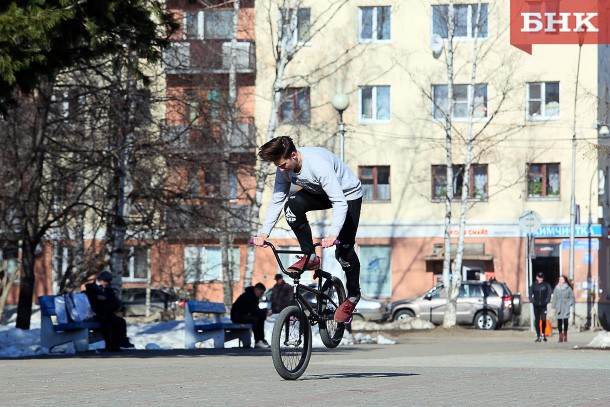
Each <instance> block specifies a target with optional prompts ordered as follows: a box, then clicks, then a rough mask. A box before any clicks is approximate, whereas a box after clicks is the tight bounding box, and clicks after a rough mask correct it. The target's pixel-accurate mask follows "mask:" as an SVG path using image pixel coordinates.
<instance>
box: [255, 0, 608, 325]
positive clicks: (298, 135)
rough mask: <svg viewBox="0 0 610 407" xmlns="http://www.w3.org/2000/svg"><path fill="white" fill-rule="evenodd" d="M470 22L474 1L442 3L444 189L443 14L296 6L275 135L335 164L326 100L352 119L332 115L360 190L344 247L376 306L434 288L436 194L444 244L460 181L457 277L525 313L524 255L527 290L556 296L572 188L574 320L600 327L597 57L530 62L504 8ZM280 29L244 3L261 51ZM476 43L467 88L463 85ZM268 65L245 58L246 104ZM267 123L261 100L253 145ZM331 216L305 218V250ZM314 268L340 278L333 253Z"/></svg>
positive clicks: (383, 5) (601, 165)
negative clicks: (449, 203) (340, 104)
mask: <svg viewBox="0 0 610 407" xmlns="http://www.w3.org/2000/svg"><path fill="white" fill-rule="evenodd" d="M261 3H264V6H263V5H261ZM280 3H281V2H280ZM477 10H478V6H477V2H471V1H463V2H457V3H456V4H455V17H454V23H455V40H454V47H453V58H454V64H453V72H454V86H453V99H452V101H451V103H452V107H453V109H452V110H453V115H452V125H453V149H452V152H453V163H454V172H455V174H456V176H455V179H453V180H449V182H448V180H447V179H446V162H447V161H446V148H445V128H444V126H445V112H446V111H447V106H448V103H449V102H448V100H447V82H448V80H447V55H448V53H447V51H448V43H447V37H448V34H447V15H448V6H447V2H443V1H429V0H424V1H421V0H406V1H404V0H403V1H390V0H385V1H383V0H366V1H364V0H354V1H349V2H336V1H331V0H327V1H303V2H302V3H301V9H300V10H299V11H298V22H297V25H296V29H297V31H298V32H297V33H296V38H297V39H296V41H298V44H299V47H300V49H299V51H298V52H297V54H296V55H295V57H294V58H293V60H292V61H291V63H290V65H289V66H288V68H287V69H286V72H285V77H284V78H283V79H284V80H283V83H284V84H285V89H284V90H283V96H284V98H283V102H282V103H283V104H282V105H281V107H280V112H279V116H278V117H279V122H280V126H279V128H278V131H277V134H288V135H291V136H292V137H293V138H294V139H295V141H296V143H297V144H298V145H322V146H325V147H327V148H329V149H331V150H332V151H334V152H335V153H337V155H339V154H340V139H341V137H340V135H339V134H338V132H337V129H338V126H337V112H336V111H335V110H334V109H333V107H332V105H331V100H332V98H333V96H334V95H335V94H337V93H344V94H346V95H348V97H349V101H350V105H349V107H348V108H347V109H346V110H345V112H344V113H343V115H342V118H343V121H344V122H345V127H346V131H345V138H344V151H345V153H344V154H345V161H346V162H347V163H348V164H349V165H350V167H351V168H352V169H353V170H354V171H357V173H358V175H359V176H360V178H361V180H362V183H363V189H364V202H363V208H362V216H361V221H360V228H359V234H358V239H357V243H358V252H359V256H360V260H361V264H362V272H361V285H362V290H363V291H364V292H365V293H367V294H369V295H371V296H373V297H378V298H387V299H398V298H404V297H408V296H413V295H416V294H419V293H422V292H424V291H425V290H427V289H428V288H430V287H432V286H433V284H435V283H436V282H437V281H438V280H439V277H440V275H441V273H442V261H443V233H444V217H445V203H444V195H445V191H446V188H452V189H453V191H454V195H455V197H456V200H455V202H454V204H453V207H452V211H453V221H452V223H453V226H452V228H451V230H450V233H451V235H452V236H453V237H455V238H457V232H458V228H457V220H458V218H459V210H460V206H459V200H460V198H459V197H460V196H461V180H462V177H465V176H468V177H469V178H470V185H471V190H470V193H469V198H468V216H467V225H466V229H465V235H466V240H465V251H464V261H463V278H467V279H474V278H480V279H485V278H490V277H491V276H494V277H495V278H497V279H498V280H501V281H506V282H507V283H508V285H509V286H510V288H511V289H512V290H513V291H515V292H521V293H522V295H523V296H524V298H525V297H527V295H526V293H527V289H528V286H529V285H528V281H527V279H528V271H527V269H528V267H527V264H528V258H527V254H528V252H531V254H532V255H531V258H532V259H531V267H532V268H531V271H530V274H529V276H532V275H534V274H535V273H537V272H543V273H545V275H546V276H547V280H548V281H550V282H551V283H552V284H553V285H554V284H556V282H557V280H558V278H559V276H560V275H562V274H565V275H568V276H569V275H570V274H571V272H570V255H569V253H570V207H571V204H570V203H571V196H572V187H571V185H572V180H574V190H573V191H574V192H573V193H574V197H575V202H576V209H577V211H576V216H575V218H576V226H575V228H574V236H575V238H574V267H573V276H574V289H575V294H576V298H577V303H578V304H577V307H576V313H577V317H578V318H579V320H580V321H583V320H585V319H586V318H587V316H591V315H593V314H595V313H599V314H603V319H605V320H608V315H609V314H608V307H609V305H608V301H609V299H608V297H607V294H606V292H607V291H608V289H609V288H610V273H609V272H608V270H609V268H610V267H609V263H610V245H608V233H607V226H608V223H609V220H610V213H609V211H608V210H609V208H610V198H609V197H608V195H609V193H610V191H609V190H608V188H609V185H610V184H609V183H608V180H607V179H608V170H609V165H610V160H609V159H608V157H607V153H606V151H607V146H608V134H607V133H608V132H607V130H608V128H607V127H606V125H607V118H608V103H609V102H608V97H609V95H608V86H609V81H610V76H609V75H608V74H609V72H608V69H609V68H608V64H607V63H606V61H607V60H608V56H609V55H610V50H609V49H608V47H607V46H604V45H600V46H597V45H584V46H582V48H581V49H580V51H581V52H580V54H579V46H578V45H544V46H534V47H533V53H532V55H529V54H526V53H524V52H522V51H520V50H517V49H516V48H514V47H512V46H511V45H510V40H509V36H508V35H509V30H508V28H509V23H510V21H509V4H508V3H506V2H500V1H483V2H481V10H480V14H479V13H477ZM274 12H275V17H270V16H272V15H274V14H273V13H274ZM280 14H281V13H280V11H279V10H278V4H277V2H273V1H270V2H258V3H257V13H256V18H257V20H256V37H257V40H258V42H259V44H261V43H262V44H267V43H273V41H274V39H273V38H272V37H270V34H269V30H268V26H269V22H272V23H274V22H277V21H280ZM477 15H480V19H479V22H480V24H479V29H478V31H477V30H475V28H476V24H475V21H476V16H477ZM477 32H478V36H477ZM475 36H477V38H478V41H476V44H477V47H478V50H477V52H476V55H477V56H476V81H475V86H471V85H470V83H471V76H472V66H473V64H472V61H473V58H472V55H473V47H474V45H475ZM272 50H273V48H272V47H264V46H263V47H262V46H259V47H257V63H258V72H257V80H256V88H257V90H259V89H270V87H271V83H272V81H273V79H274V69H275V66H276V61H275V58H274V54H273V52H272ZM577 72H578V78H577ZM576 85H578V87H577V86H576ZM577 89H578V96H577V98H576V99H575V94H576V92H577ZM258 94H259V93H258V92H257V95H258ZM469 96H470V97H472V98H473V100H474V113H473V116H474V119H473V126H472V132H473V136H474V142H473V146H474V147H473V151H472V154H473V156H472V157H473V158H472V164H473V165H472V166H471V168H470V171H469V173H468V174H464V173H463V170H464V163H465V148H464V140H465V139H466V136H467V134H468V129H469V127H468V98H469ZM270 114H273V113H272V112H270V102H269V98H265V97H259V98H257V99H256V121H257V125H258V130H259V132H258V134H259V135H264V134H265V127H264V126H265V124H266V123H267V122H268V118H269V116H270ZM573 136H574V138H575V144H574V145H575V148H574V152H575V165H574V166H573V165H572V151H573ZM262 141H263V140H260V142H262ZM268 197H269V195H268V194H267V198H268ZM528 211H534V212H535V213H537V214H538V215H539V217H540V220H541V226H540V228H539V229H538V230H536V231H535V233H534V239H532V241H531V244H530V247H529V248H528V244H527V242H528V239H527V237H526V233H525V232H524V231H523V228H522V227H520V224H519V218H520V216H522V215H523V214H524V213H525V212H528ZM263 215H264V208H263ZM329 217H330V212H328V213H320V214H315V215H312V216H311V217H310V221H311V222H312V223H313V224H314V229H315V231H314V234H315V235H316V236H317V237H322V236H324V234H325V230H326V228H327V227H328V226H329V224H330V223H329V222H330V219H329ZM291 236H292V235H291V232H290V231H289V228H288V227H287V226H286V224H285V223H283V224H282V223H278V226H277V227H276V229H275V231H274V233H273V234H272V235H271V238H275V239H279V242H281V244H282V245H285V246H293V245H294V244H295V240H291ZM456 241H457V239H456ZM454 243H455V242H454ZM528 249H529V250H528ZM453 252H455V251H453ZM323 259H324V264H323V266H324V268H325V269H330V270H332V271H333V272H334V273H337V274H338V275H341V273H342V271H341V269H340V267H339V266H338V264H337V263H336V261H335V260H334V253H332V250H326V251H325V253H323ZM274 263H275V261H274V259H273V258H271V256H270V253H267V252H265V251H264V249H260V250H258V251H257V268H258V267H259V265H261V267H263V268H265V269H273V268H274V267H275V265H274ZM529 278H530V279H531V277H529ZM597 306H599V308H597ZM593 321H595V319H594V320H593ZM593 323H594V322H593ZM608 323H610V321H609V322H608Z"/></svg>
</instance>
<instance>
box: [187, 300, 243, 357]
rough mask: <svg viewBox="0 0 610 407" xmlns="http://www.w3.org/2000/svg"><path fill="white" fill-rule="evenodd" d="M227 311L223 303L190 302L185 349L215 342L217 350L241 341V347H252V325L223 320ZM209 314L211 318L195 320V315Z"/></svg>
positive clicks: (188, 305)
mask: <svg viewBox="0 0 610 407" xmlns="http://www.w3.org/2000/svg"><path fill="white" fill-rule="evenodd" d="M226 312H227V309H226V307H225V305H224V304H223V303H222V302H208V301H188V302H187V303H186V307H185V310H184V338H185V342H184V347H185V349H193V348H194V347H195V344H196V343H197V342H202V341H205V340H208V339H213V340H214V347H215V348H224V344H225V342H228V341H230V340H233V339H239V342H240V344H241V345H243V346H244V347H246V348H249V347H250V344H251V338H252V325H250V324H236V323H234V322H231V321H228V320H226V318H225V319H224V320H223V318H222V316H223V315H224V314H226ZM197 313H201V314H209V315H210V316H211V318H205V319H195V318H194V317H193V314H197Z"/></svg>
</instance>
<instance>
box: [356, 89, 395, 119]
mask: <svg viewBox="0 0 610 407" xmlns="http://www.w3.org/2000/svg"><path fill="white" fill-rule="evenodd" d="M366 88H372V89H373V93H372V97H371V98H372V100H371V104H372V106H374V109H373V117H372V118H368V117H363V116H362V103H363V102H364V99H363V97H362V91H363V90H364V89H366ZM379 88H388V89H389V98H390V100H389V101H388V109H389V112H388V117H389V118H388V119H378V118H377V115H378V111H377V90H378V89H379ZM358 109H359V110H358V121H359V122H360V123H364V124H367V123H389V122H390V121H391V120H392V87H391V86H389V85H372V86H361V87H360V88H359V89H358Z"/></svg>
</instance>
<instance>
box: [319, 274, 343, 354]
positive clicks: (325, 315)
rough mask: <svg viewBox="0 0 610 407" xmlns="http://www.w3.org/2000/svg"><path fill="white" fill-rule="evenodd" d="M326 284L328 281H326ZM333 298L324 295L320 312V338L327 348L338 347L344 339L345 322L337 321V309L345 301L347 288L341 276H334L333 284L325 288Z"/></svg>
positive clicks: (326, 292) (327, 293)
mask: <svg viewBox="0 0 610 407" xmlns="http://www.w3.org/2000/svg"><path fill="white" fill-rule="evenodd" d="M325 284H326V283H325ZM324 294H326V295H327V296H328V297H329V298H330V299H331V300H332V301H331V300H329V299H328V298H326V297H322V300H321V303H322V311H321V313H320V317H321V318H320V339H322V343H323V344H324V346H326V347H327V348H336V347H337V346H338V345H339V344H340V343H341V339H343V332H344V331H345V324H343V323H337V322H335V311H336V309H337V307H338V306H339V305H341V304H343V301H345V289H344V288H343V283H342V282H341V280H339V278H337V277H335V276H333V277H332V280H331V284H330V285H329V286H328V288H326V289H325V290H324Z"/></svg>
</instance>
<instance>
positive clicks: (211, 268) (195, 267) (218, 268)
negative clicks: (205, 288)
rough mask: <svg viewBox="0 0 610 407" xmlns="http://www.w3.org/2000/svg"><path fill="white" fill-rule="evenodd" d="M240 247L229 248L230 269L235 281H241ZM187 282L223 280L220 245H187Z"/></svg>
mask: <svg viewBox="0 0 610 407" xmlns="http://www.w3.org/2000/svg"><path fill="white" fill-rule="evenodd" d="M239 264H240V261H239V248H237V247H233V248H230V249H229V270H231V272H232V273H233V281H239ZM184 281H185V283H209V282H213V281H223V278H222V257H221V250H220V247H203V246H187V247H185V248H184Z"/></svg>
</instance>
